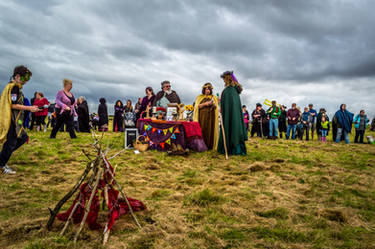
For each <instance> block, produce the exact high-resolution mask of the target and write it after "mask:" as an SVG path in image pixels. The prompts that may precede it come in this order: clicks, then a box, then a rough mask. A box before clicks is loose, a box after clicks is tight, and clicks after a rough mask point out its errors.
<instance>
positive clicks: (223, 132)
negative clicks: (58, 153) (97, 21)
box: [0, 66, 375, 174]
mask: <svg viewBox="0 0 375 249" xmlns="http://www.w3.org/2000/svg"><path fill="white" fill-rule="evenodd" d="M31 76H32V73H31V71H30V70H29V69H28V68H26V67H25V66H18V67H16V68H15V69H14V72H13V76H12V80H11V82H9V83H8V84H7V85H6V87H5V88H4V90H3V92H2V95H1V99H0V108H1V110H2V115H3V117H4V118H2V119H0V144H1V143H4V144H3V148H2V151H1V153H0V168H1V169H2V170H3V172H4V173H6V174H13V173H15V172H14V170H12V169H11V168H9V167H8V166H7V165H6V163H7V162H8V160H9V158H10V156H11V154H12V153H13V151H15V150H16V149H17V148H19V147H20V146H21V145H22V144H24V143H25V142H26V141H27V140H28V136H27V134H26V129H31V130H32V129H33V128H34V125H35V126H36V130H37V131H43V132H47V127H48V126H49V125H51V127H52V131H51V133H50V136H49V137H50V138H51V139H54V138H56V135H57V133H58V132H59V131H67V132H69V135H70V137H71V138H72V139H74V138H76V137H77V135H76V132H90V129H98V130H99V131H108V124H109V119H108V106H107V101H106V99H105V98H100V99H99V106H98V110H97V113H92V114H90V111H89V107H88V104H87V101H86V100H85V98H84V97H82V96H81V97H79V98H76V97H75V95H74V94H73V92H72V91H71V90H72V88H73V81H72V80H70V79H63V87H62V89H61V90H59V91H58V92H57V95H56V100H55V103H50V102H49V101H48V100H47V99H46V98H45V97H44V95H43V93H42V92H35V94H34V97H33V98H32V99H31V100H30V101H29V100H28V99H27V98H25V97H24V95H23V94H22V87H23V85H24V84H26V83H27V82H28V80H29V79H30V78H31ZM221 78H222V79H223V81H224V84H225V88H224V90H223V92H222V94H221V96H220V99H219V98H217V97H216V96H215V95H214V94H213V85H212V84H211V83H209V82H207V83H205V84H204V85H203V87H202V93H201V94H199V95H198V96H197V98H196V100H195V102H194V104H193V106H194V112H193V120H194V121H196V122H199V124H200V127H201V131H202V137H203V140H204V142H205V144H206V146H207V148H208V149H212V150H216V149H217V151H218V152H219V153H222V154H226V155H228V154H229V155H245V154H246V146H245V141H246V140H247V139H248V133H249V132H250V136H251V137H254V136H255V134H256V135H257V136H258V137H263V138H268V139H277V138H279V137H280V138H283V133H285V139H300V140H302V139H303V138H305V140H310V138H311V140H313V139H314V137H315V135H317V137H318V140H320V141H322V142H327V136H328V133H329V132H330V131H332V136H333V140H334V141H335V142H337V143H338V142H340V141H342V140H345V142H346V143H347V144H348V143H349V134H350V133H351V131H352V126H353V124H354V128H355V139H354V142H355V143H364V136H365V131H366V127H367V125H368V123H369V119H368V117H367V115H366V114H365V111H364V110H361V111H360V113H359V114H358V115H356V116H355V117H354V114H353V113H351V112H349V111H348V110H347V109H346V105H345V104H342V105H341V106H340V109H339V110H338V111H337V112H336V113H335V115H334V116H333V118H332V121H331V122H330V118H329V117H328V115H327V112H326V110H325V109H324V108H320V110H319V112H317V111H316V110H315V109H314V108H313V104H309V105H308V107H305V108H303V112H302V110H301V108H300V107H298V106H297V105H296V103H292V105H291V108H290V109H288V110H287V107H286V106H284V105H280V104H277V103H276V101H272V102H271V104H270V106H269V108H268V109H267V110H265V109H263V106H262V104H260V103H257V104H256V107H255V109H254V110H253V112H252V113H251V115H250V114H249V112H248V111H247V109H246V106H245V105H242V104H241V100H240V94H241V92H242V86H241V84H239V83H238V81H237V79H236V78H235V76H234V74H233V72H231V71H226V72H224V73H223V74H222V75H221ZM170 103H173V104H180V103H181V100H180V97H179V95H178V94H177V92H176V91H174V90H172V89H171V83H170V82H169V81H163V82H162V83H161V90H160V91H159V92H158V93H156V94H155V93H154V90H153V89H152V87H147V88H146V89H145V96H144V97H143V98H138V100H137V102H136V104H135V105H134V107H133V104H132V101H131V100H127V101H126V104H125V105H124V104H123V102H122V101H121V100H117V101H116V102H115V105H114V107H113V111H114V112H113V113H114V115H113V127H112V130H113V132H123V131H124V130H125V129H126V128H128V127H135V126H136V122H137V120H138V119H139V118H143V117H149V116H150V115H151V114H152V109H153V107H158V108H161V109H164V110H166V108H167V106H168V104H170ZM267 104H268V103H267ZM46 118H47V120H48V122H47V123H46ZM220 124H221V125H220ZM371 129H372V130H375V118H374V119H373V120H372V124H371Z"/></svg>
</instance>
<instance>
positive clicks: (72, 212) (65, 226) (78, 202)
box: [60, 194, 81, 236]
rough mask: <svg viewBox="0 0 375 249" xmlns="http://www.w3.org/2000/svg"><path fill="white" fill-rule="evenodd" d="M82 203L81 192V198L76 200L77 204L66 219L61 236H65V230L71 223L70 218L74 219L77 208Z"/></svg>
mask: <svg viewBox="0 0 375 249" xmlns="http://www.w3.org/2000/svg"><path fill="white" fill-rule="evenodd" d="M79 205H81V194H80V195H79V198H78V201H77V202H76V204H75V205H74V207H73V209H72V211H71V212H70V214H69V217H68V220H67V221H66V223H65V225H64V228H63V229H62V230H61V232H60V236H63V235H64V233H65V230H66V228H67V227H68V225H69V223H70V220H71V219H72V217H73V215H74V212H75V211H76V209H77V208H78V206H79Z"/></svg>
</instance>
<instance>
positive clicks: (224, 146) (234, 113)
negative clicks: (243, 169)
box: [217, 71, 247, 155]
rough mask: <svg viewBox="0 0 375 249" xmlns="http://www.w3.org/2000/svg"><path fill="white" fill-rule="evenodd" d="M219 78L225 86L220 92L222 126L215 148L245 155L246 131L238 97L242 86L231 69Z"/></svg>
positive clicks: (227, 152)
mask: <svg viewBox="0 0 375 249" xmlns="http://www.w3.org/2000/svg"><path fill="white" fill-rule="evenodd" d="M221 78H222V79H223V80H224V83H225V88H224V90H223V92H222V93H221V101H220V108H221V117H222V120H221V121H222V127H221V131H220V137H219V142H218V147H217V150H218V152H219V153H222V154H224V153H225V154H231V155H246V145H245V141H246V140H247V132H246V127H245V122H244V118H243V114H242V108H241V107H242V105H241V99H240V93H241V92H242V86H241V85H240V84H239V83H238V81H237V79H236V78H235V77H234V75H233V72H232V71H226V72H224V73H223V74H222V75H221ZM223 128H224V129H223ZM224 134H225V138H224Z"/></svg>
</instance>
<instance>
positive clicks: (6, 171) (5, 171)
mask: <svg viewBox="0 0 375 249" xmlns="http://www.w3.org/2000/svg"><path fill="white" fill-rule="evenodd" d="M15 173H16V171H14V170H12V169H11V168H9V167H8V166H7V165H5V166H4V167H3V174H7V175H14V174H15Z"/></svg>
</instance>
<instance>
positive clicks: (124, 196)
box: [102, 154, 142, 228]
mask: <svg viewBox="0 0 375 249" xmlns="http://www.w3.org/2000/svg"><path fill="white" fill-rule="evenodd" d="M102 157H103V160H104V163H105V166H106V167H107V170H108V172H109V174H110V175H111V177H112V179H113V180H114V183H115V184H116V187H117V188H118V189H119V191H120V193H121V196H122V198H124V199H125V202H126V204H127V205H128V208H129V211H130V214H131V215H132V216H133V218H134V220H135V223H137V225H138V227H139V228H142V227H141V225H140V224H139V222H138V220H137V217H136V216H135V214H134V212H133V209H132V207H131V205H130V203H129V201H128V198H126V195H125V194H124V192H123V191H122V188H121V186H120V185H119V184H118V183H117V181H116V179H115V176H114V175H113V173H112V171H111V169H110V168H109V165H108V163H107V161H106V158H105V156H104V155H103V154H102Z"/></svg>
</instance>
